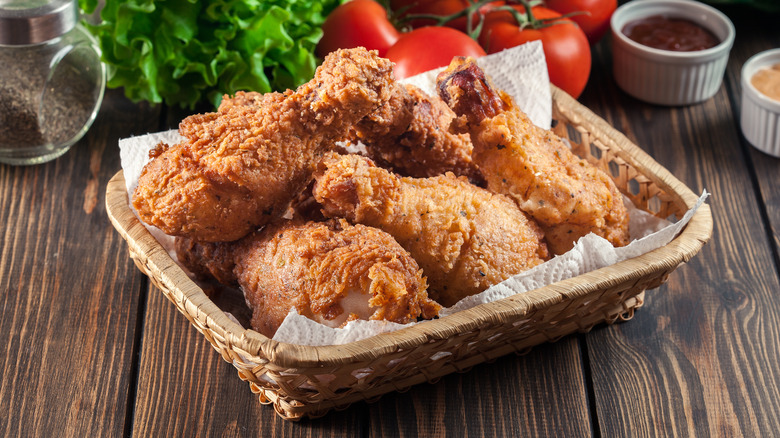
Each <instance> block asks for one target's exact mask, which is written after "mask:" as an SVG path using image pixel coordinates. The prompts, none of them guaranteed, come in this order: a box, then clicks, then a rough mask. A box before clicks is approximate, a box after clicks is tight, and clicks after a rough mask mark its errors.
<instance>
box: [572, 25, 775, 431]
mask: <svg viewBox="0 0 780 438" xmlns="http://www.w3.org/2000/svg"><path fill="white" fill-rule="evenodd" d="M729 14H730V15H731V16H734V17H741V16H742V15H741V14H743V15H744V12H741V11H736V10H735V11H731V12H729ZM735 24H736V25H737V35H738V38H737V42H736V46H735V50H736V51H737V52H739V53H744V51H751V49H750V48H743V47H741V46H740V44H741V42H742V41H743V40H742V39H740V38H739V35H742V34H746V33H747V32H752V33H753V38H752V39H751V40H750V41H751V44H753V43H754V42H755V39H756V37H757V36H758V37H760V36H761V35H762V33H761V32H762V30H761V29H756V28H755V26H752V25H750V24H749V22H748V21H736V22H735ZM769 29H770V28H769V27H766V28H764V30H765V31H766V32H769ZM601 49H602V50H600V51H598V52H597V56H596V58H595V62H596V63H597V64H598V67H597V68H598V70H599V71H601V72H603V73H601V74H603V75H604V78H602V79H598V78H597V79H596V80H595V83H596V84H598V86H596V87H595V88H594V89H591V90H589V94H587V95H584V96H583V102H584V103H585V104H586V105H588V106H589V107H590V108H591V109H592V110H594V111H595V112H596V113H598V114H600V115H602V117H604V118H605V119H606V120H607V121H609V122H610V123H611V124H613V126H616V127H617V128H618V129H620V130H621V131H623V132H624V133H626V135H627V136H628V137H629V138H630V139H632V141H634V142H635V143H636V144H638V145H639V146H640V147H642V148H643V149H645V150H646V151H648V153H650V155H651V156H653V157H654V158H655V159H656V160H657V161H658V162H659V163H661V164H662V165H663V166H664V167H666V168H667V169H669V170H670V171H671V172H672V173H673V174H674V175H675V176H677V177H678V178H680V179H681V180H682V181H683V182H685V183H686V184H687V185H688V186H689V187H691V188H692V189H693V190H694V191H701V190H702V189H707V190H708V191H709V192H711V193H712V196H711V197H710V198H709V199H708V203H709V204H710V205H711V207H712V212H713V219H714V223H715V225H714V233H713V238H712V240H711V241H710V243H708V244H707V245H706V246H705V248H704V249H703V250H702V251H701V253H700V254H699V255H697V256H696V257H695V258H694V259H693V260H692V261H691V262H690V263H688V264H687V265H685V266H682V267H680V268H679V269H678V270H677V271H675V272H674V273H673V274H672V276H671V277H670V279H669V282H668V283H667V285H664V286H662V287H661V288H659V289H657V290H655V291H650V292H649V293H648V294H647V301H646V304H645V307H644V308H642V309H641V310H640V311H638V312H637V314H636V316H635V317H634V320H633V321H631V322H630V323H629V324H625V325H619V326H614V327H610V328H609V329H608V330H600V331H596V332H594V333H592V334H591V335H590V336H589V337H588V351H589V354H590V356H589V361H590V364H591V366H592V367H591V373H592V378H593V386H594V398H595V402H596V407H595V412H596V415H597V417H598V420H599V429H600V431H601V432H602V434H603V435H604V436H769V435H772V434H774V433H776V431H777V430H778V427H780V407H778V405H777V403H776V400H778V399H780V390H778V388H780V381H779V380H780V366H778V363H779V362H780V350H779V349H778V343H779V341H780V332H778V324H779V323H780V304H779V303H778V302H777V299H776V294H777V291H778V290H780V284H778V276H777V266H776V259H775V258H774V257H773V252H772V249H771V247H770V246H768V245H767V243H766V242H767V236H766V230H765V226H764V223H763V221H762V215H761V213H760V212H761V210H762V207H761V205H762V204H763V202H767V203H769V204H770V205H773V206H775V207H773V208H776V206H777V201H776V200H774V201H773V200H771V199H768V200H766V201H762V200H759V199H757V197H756V196H755V193H758V190H756V187H755V186H754V181H753V179H752V178H751V176H750V174H751V169H750V166H751V165H750V163H748V162H746V160H745V156H746V154H744V153H743V149H742V147H741V145H740V142H741V133H740V132H739V128H738V125H737V124H735V123H736V120H738V119H737V115H736V114H735V112H734V110H733V108H735V107H737V106H738V105H739V102H738V99H737V98H736V97H735V95H734V93H733V90H735V89H736V88H737V87H736V85H735V83H734V80H735V75H734V73H733V72H734V71H735V70H738V69H739V68H740V67H741V65H742V62H744V59H741V58H740V57H737V58H731V60H730V64H729V74H728V75H727V76H726V82H725V84H724V86H723V87H722V88H721V90H720V91H719V93H718V94H717V95H716V96H715V97H714V98H712V99H710V100H708V101H707V102H704V103H702V104H699V105H692V106H687V107H680V108H665V107H658V106H653V105H647V104H644V103H641V102H638V101H636V100H634V99H632V98H630V97H628V96H627V95H625V94H623V93H622V92H620V91H619V90H616V89H614V85H613V81H611V80H610V73H609V68H608V66H609V65H610V64H609V62H610V59H609V56H608V55H609V54H608V51H606V50H604V48H603V47H602V48H601ZM764 165H765V164H761V165H756V167H757V168H758V167H760V166H764ZM766 166H770V165H766ZM763 172H771V168H768V169H766V170H764V171H763ZM766 175H767V176H765V177H764V178H767V182H768V181H769V180H768V178H769V176H768V175H769V173H766ZM761 178H762V177H759V180H760V179H761ZM776 179H777V178H776V173H775V176H774V181H776ZM762 193H763V191H762Z"/></svg>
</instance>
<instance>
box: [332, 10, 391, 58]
mask: <svg viewBox="0 0 780 438" xmlns="http://www.w3.org/2000/svg"><path fill="white" fill-rule="evenodd" d="M398 35H399V32H398V30H396V28H395V27H394V26H393V24H392V23H390V21H389V20H388V19H387V11H385V8H383V7H382V6H381V5H380V4H379V3H377V2H375V1H374V0H352V1H349V2H347V3H344V4H342V5H340V6H338V7H336V9H334V10H333V12H331V13H330V14H329V15H328V18H326V19H325V23H323V25H322V39H321V40H320V42H319V44H318V45H317V55H319V56H320V57H324V56H325V55H327V54H328V53H330V52H332V51H334V50H336V49H350V48H353V47H358V46H362V47H365V48H367V49H369V50H377V51H378V52H379V56H385V54H386V53H387V49H388V48H389V47H390V46H392V45H393V43H395V42H396V41H397V40H398Z"/></svg>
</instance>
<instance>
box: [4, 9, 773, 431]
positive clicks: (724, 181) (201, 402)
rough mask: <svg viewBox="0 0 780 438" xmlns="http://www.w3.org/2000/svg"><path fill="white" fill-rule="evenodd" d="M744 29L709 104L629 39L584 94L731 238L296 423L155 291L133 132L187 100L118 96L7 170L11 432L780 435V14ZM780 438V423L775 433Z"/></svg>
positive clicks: (600, 51) (740, 12) (162, 122)
mask: <svg viewBox="0 0 780 438" xmlns="http://www.w3.org/2000/svg"><path fill="white" fill-rule="evenodd" d="M723 10H724V12H726V13H727V14H728V15H729V16H730V17H731V18H732V20H733V21H734V23H735V26H736V28H737V38H736V42H735V46H734V49H733V50H732V52H731V56H730V60H729V65H728V71H727V73H726V76H725V80H724V84H723V86H722V88H721V89H720V91H719V92H718V93H717V95H715V97H713V98H712V99H710V100H708V101H707V102H705V103H702V104H700V105H693V106H686V107H679V108H668V107H659V106H653V105H648V104H644V103H641V102H639V101H637V100H635V99H633V98H630V97H629V96H627V95H626V94H624V93H623V92H621V91H620V90H619V89H618V88H617V87H616V85H615V83H614V80H613V78H612V74H611V70H610V65H611V60H610V50H609V39H606V40H604V41H602V42H601V43H600V44H599V45H598V46H597V47H596V49H595V52H594V68H593V73H592V76H591V80H590V83H589V85H588V87H587V89H586V91H585V93H584V94H583V96H582V97H581V99H580V101H581V102H582V103H584V104H585V105H587V106H588V107H589V108H591V109H592V110H593V111H594V112H595V113H596V114H598V115H600V116H601V117H603V118H604V119H606V120H607V121H608V122H609V123H610V124H612V125H613V126H614V127H616V128H617V129H618V130H620V131H621V132H623V133H625V134H626V135H627V136H628V137H629V138H630V139H631V140H632V141H633V142H635V143H636V144H638V145H640V146H641V147H642V148H643V149H645V150H646V151H647V152H648V153H649V154H650V155H651V156H653V157H654V158H655V160H657V161H658V162H659V163H660V164H661V165H663V166H664V167H666V168H667V169H669V170H670V171H671V172H672V173H673V174H674V175H675V176H676V177H677V178H679V179H680V180H682V181H683V182H684V183H685V184H686V185H688V186H689V187H691V188H692V189H693V191H694V192H697V193H701V191H702V190H703V189H707V190H708V191H710V192H711V193H712V196H711V197H710V198H709V200H708V203H709V204H710V205H711V207H712V212H713V219H714V235H713V238H712V240H711V241H710V242H709V243H708V244H707V245H706V246H705V247H704V249H703V250H702V251H701V252H700V253H699V255H697V256H696V257H695V258H694V259H693V260H691V261H690V263H688V264H686V265H684V266H682V267H680V268H679V269H677V270H676V271H675V272H674V273H673V274H672V275H671V277H670V278H669V281H668V283H666V284H665V285H663V286H661V287H660V288H658V289H655V290H651V291H648V293H647V295H646V302H645V305H644V307H643V308H642V309H640V310H639V311H637V312H636V314H635V316H634V318H633V320H631V321H629V322H626V323H619V324H616V325H612V326H599V327H597V328H595V329H594V330H592V331H591V332H589V333H587V334H579V335H571V336H568V337H565V338H563V339H561V340H559V341H558V342H555V343H550V344H544V345H541V346H538V347H536V348H534V349H533V350H532V351H531V352H530V353H529V354H527V355H523V356H516V355H510V356H506V357H503V358H500V359H498V360H496V361H495V362H493V363H489V364H483V365H479V366H476V367H474V368H473V369H472V370H470V371H468V372H466V373H462V374H453V375H449V376H447V377H444V378H442V379H441V380H440V381H438V382H437V383H434V384H427V383H425V384H421V385H418V386H415V387H413V388H412V389H411V390H409V391H408V392H405V393H391V394H387V395H385V396H383V397H382V398H381V399H380V400H379V401H377V402H374V403H357V404H354V405H352V406H351V407H349V408H348V409H346V410H344V411H340V412H331V413H330V414H328V415H327V416H325V417H324V418H321V419H317V420H304V421H301V422H297V423H296V422H288V421H284V420H282V419H280V418H279V417H278V416H277V415H276V414H275V413H274V411H273V409H272V408H271V407H269V406H263V405H261V404H260V403H259V402H258V400H257V397H256V396H255V395H253V394H252V393H251V391H250V390H249V388H248V385H247V384H246V383H245V382H243V381H241V380H240V379H239V378H238V376H237V375H236V371H235V369H234V368H233V367H232V366H231V365H230V364H228V363H226V362H224V361H223V360H222V359H221V357H220V356H219V355H218V354H216V353H215V351H214V350H213V349H212V347H211V345H210V344H209V343H208V342H207V341H206V340H205V339H204V338H203V337H202V336H201V335H200V334H199V333H198V332H197V331H196V330H195V329H194V328H193V327H192V326H191V325H190V324H189V323H188V322H187V320H186V319H185V318H184V317H183V316H182V315H181V314H179V313H178V312H177V311H176V309H175V308H174V306H173V305H172V304H171V303H169V302H168V301H167V300H166V299H165V298H164V297H163V296H162V294H161V293H160V292H159V291H158V290H157V289H155V288H154V287H153V286H151V285H150V283H149V281H148V280H147V278H146V277H145V276H144V275H142V274H141V273H140V272H139V271H138V270H137V269H136V268H135V266H134V265H133V263H132V261H131V260H130V258H129V257H128V251H127V249H126V246H125V242H124V241H123V240H122V239H121V237H120V236H119V235H118V234H117V233H116V232H115V231H114V229H113V228H112V227H111V225H110V223H109V222H108V219H107V216H106V211H105V206H104V204H105V187H106V183H107V182H108V180H109V179H110V178H111V176H113V175H114V174H115V173H116V172H117V171H118V170H119V168H120V162H119V153H118V148H117V140H118V139H120V138H125V137H129V136H132V135H138V134H144V133H147V132H153V131H158V130H162V129H166V128H168V127H173V126H176V124H177V123H178V121H179V119H180V118H181V116H182V114H181V112H179V111H169V110H167V109H166V108H164V107H161V106H150V105H147V104H133V103H131V102H129V101H128V100H126V99H125V98H124V97H123V96H122V94H121V92H120V91H116V90H112V91H109V92H107V95H106V98H105V101H104V103H103V106H102V108H101V111H100V113H99V115H98V119H97V121H96V122H95V124H94V126H93V127H92V129H91V130H90V131H89V133H88V134H87V136H86V137H85V138H84V139H83V140H82V141H80V142H79V143H78V144H76V145H75V146H74V147H73V149H72V150H71V151H70V152H69V153H68V154H66V155H65V156H63V157H61V158H59V159H58V160H56V161H54V162H51V163H48V164H45V165H40V166H35V167H12V166H5V165H0V291H2V294H0V310H1V313H0V314H2V318H0V375H2V377H0V379H1V380H0V435H2V436H57V437H60V436H77V437H85V436H94V437H115V436H138V437H147V436H149V437H151V436H155V437H156V436H177V437H178V436H225V437H232V436H265V437H272V436H285V437H287V436H299V435H306V436H410V437H416V436H426V437H428V436H444V435H450V436H529V435H533V436H565V437H577V436H597V437H598V436H606V437H615V436H689V435H695V436H771V435H775V434H777V433H778V431H779V430H780V299H779V298H780V280H779V278H778V273H779V272H780V257H779V256H778V250H779V249H780V237H779V236H780V233H779V232H778V229H780V186H778V184H777V183H778V175H780V159H777V158H772V157H770V156H767V155H765V154H762V153H761V152H758V151H757V150H755V149H753V148H752V147H751V146H750V145H749V144H748V143H747V142H746V141H745V139H744V137H743V136H742V134H741V132H740V129H739V116H740V82H739V81H740V68H741V66H742V64H743V63H744V62H745V61H746V60H747V59H748V57H750V56H751V55H753V54H755V53H757V52H759V51H762V50H766V49H770V48H773V47H778V46H780V31H778V27H777V24H776V23H777V22H778V18H780V17H778V16H776V15H775V16H771V15H767V14H755V12H754V11H752V10H750V9H740V8H735V7H730V8H723ZM775 436H776V435H775Z"/></svg>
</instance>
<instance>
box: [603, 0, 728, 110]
mask: <svg viewBox="0 0 780 438" xmlns="http://www.w3.org/2000/svg"><path fill="white" fill-rule="evenodd" d="M657 15H663V16H666V17H670V18H679V19H684V20H689V21H691V22H693V23H696V24H698V25H699V26H701V27H703V28H705V29H707V30H709V31H710V32H712V33H713V34H714V35H715V37H717V39H718V41H720V42H719V43H718V44H717V45H716V46H715V47H712V48H709V49H704V50H695V51H686V52H681V51H673V50H661V49H655V48H652V47H649V46H646V45H643V44H640V43H638V42H636V41H633V40H631V39H630V38H629V37H628V36H626V35H625V34H624V33H623V29H624V28H625V26H626V25H627V24H629V23H632V22H635V21H637V20H640V19H645V18H649V17H653V16H657ZM610 28H611V31H612V71H613V74H614V76H615V81H616V82H617V84H618V86H619V87H620V88H621V89H622V90H623V91H625V92H626V93H628V94H629V95H631V96H633V97H636V98H637V99H640V100H642V101H644V102H648V103H653V104H657V105H667V106H679V105H691V104H695V103H700V102H703V101H705V100H707V99H709V98H711V97H712V96H713V95H715V93H717V91H718V89H719V88H720V86H721V84H722V82H723V74H724V72H725V71H726V64H727V62H728V57H729V52H730V51H731V47H732V46H733V45H734V36H735V34H736V32H735V30H734V25H733V24H732V23H731V20H729V19H728V17H726V15H724V14H723V13H722V12H720V11H718V10H717V9H715V8H713V7H711V6H708V5H705V4H703V3H700V2H696V1H691V0H634V1H632V2H629V3H626V4H624V5H622V6H620V7H619V8H617V10H615V13H614V14H612V19H611V20H610Z"/></svg>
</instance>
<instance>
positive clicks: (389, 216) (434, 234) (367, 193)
mask: <svg viewBox="0 0 780 438" xmlns="http://www.w3.org/2000/svg"><path fill="white" fill-rule="evenodd" d="M316 181H317V182H316V184H315V186H314V196H315V198H316V199H317V201H319V202H320V203H321V204H322V205H323V212H324V213H325V214H326V215H328V216H331V217H345V218H347V219H349V220H350V221H353V222H356V223H363V224H366V225H370V226H374V227H377V228H380V229H382V230H384V231H387V232H388V233H390V234H391V235H392V236H393V237H395V239H396V240H397V241H398V242H399V243H400V244H401V246H403V247H404V248H406V249H407V250H408V251H409V252H410V253H411V254H412V256H413V257H414V258H415V260H417V262H418V263H419V264H420V266H421V267H422V268H423V272H425V275H426V276H427V277H428V282H429V284H430V288H431V292H430V293H431V296H432V297H434V299H436V300H437V301H438V302H440V303H442V304H443V305H445V306H450V305H452V304H454V303H455V302H457V301H459V300H460V299H461V298H463V297H465V296H469V295H473V294H475V293H478V292H481V291H482V290H484V289H486V288H488V287H489V286H491V285H493V284H496V283H499V282H501V281H503V280H506V279H507V278H509V277H510V276H512V275H514V274H517V273H519V272H522V271H524V270H526V269H529V268H531V267H533V266H536V265H538V264H541V263H542V262H543V261H544V260H545V259H546V258H547V257H548V254H547V249H546V246H545V244H544V241H543V234H542V231H541V230H540V229H539V227H538V226H537V225H536V224H535V223H534V222H533V221H531V220H529V219H528V218H527V217H526V215H525V214H524V213H523V212H521V211H520V210H519V209H518V208H517V206H516V205H515V204H514V203H513V202H512V200H510V199H509V198H506V197H504V196H502V195H495V194H493V193H490V192H488V191H487V190H484V189H481V188H479V187H476V186H474V185H472V184H469V183H468V181H466V180H465V178H457V177H455V176H454V175H452V174H446V175H442V176H437V177H431V178H409V177H404V178H400V177H397V176H395V175H393V174H392V173H390V172H388V171H387V170H385V169H382V168H380V167H376V166H375V165H374V164H373V163H372V162H371V161H370V160H369V159H367V158H364V157H360V156H357V155H347V156H338V155H336V154H329V155H328V157H327V158H326V159H325V160H323V162H322V164H321V170H320V171H319V172H317V174H316Z"/></svg>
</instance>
